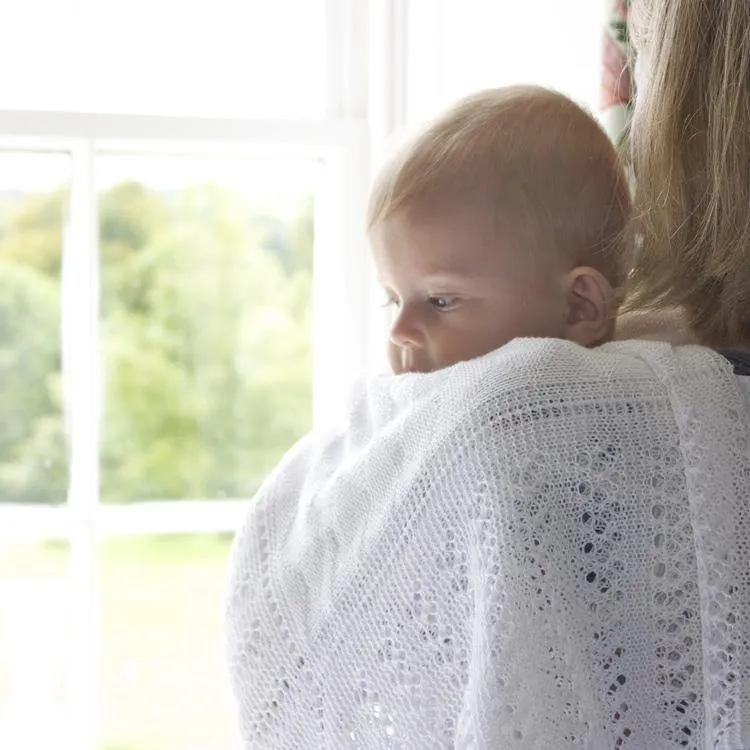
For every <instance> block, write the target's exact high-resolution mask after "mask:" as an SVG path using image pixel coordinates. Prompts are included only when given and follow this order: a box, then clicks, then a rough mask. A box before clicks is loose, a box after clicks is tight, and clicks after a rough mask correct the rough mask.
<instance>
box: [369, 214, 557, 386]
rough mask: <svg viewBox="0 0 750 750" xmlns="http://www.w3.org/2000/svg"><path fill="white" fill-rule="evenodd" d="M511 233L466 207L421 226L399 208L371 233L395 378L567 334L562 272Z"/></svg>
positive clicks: (426, 218) (426, 220) (554, 262)
mask: <svg viewBox="0 0 750 750" xmlns="http://www.w3.org/2000/svg"><path fill="white" fill-rule="evenodd" d="M507 234H508V236H507V237H503V236H502V232H499V231H498V228H497V226H495V225H494V223H493V222H492V221H491V220H489V219H487V218H485V217H481V216H479V215H478V212H476V211H472V210H471V209H469V208H466V209H455V210H451V211H449V212H447V214H443V215H432V216H423V217H420V218H419V219H415V218H414V217H413V216H410V215H409V214H407V213H405V212H403V211H400V212H397V213H395V214H394V215H393V216H391V217H389V218H387V219H385V220H384V221H382V222H380V223H379V224H377V225H376V226H375V227H374V228H373V230H372V231H371V234H370V242H371V247H372V253H373V259H374V262H375V266H376V270H377V273H378V279H379V282H380V284H381V285H382V287H383V290H384V292H385V295H386V299H387V304H388V305H389V306H390V307H391V309H392V311H393V317H392V323H391V329H390V336H389V341H388V350H389V361H390V364H391V367H392V369H393V371H394V372H396V373H403V372H432V371H433V370H439V369H440V368H443V367H448V366H449V365H452V364H456V363H457V362H461V361H464V360H468V359H473V358H475V357H479V356H482V355H484V354H487V353H489V352H491V351H493V350H494V349H497V348H499V347H500V346H502V345H503V344H506V343H508V342H509V341H510V340H511V339H514V338H517V337H522V336H535V337H559V338H564V337H565V331H566V317H567V307H566V303H565V293H564V289H563V282H562V278H563V276H564V273H565V269H564V268H562V267H560V265H559V263H558V261H557V260H556V259H554V258H552V259H548V262H544V263H542V262H541V260H540V258H539V257H538V254H537V253H533V252H530V251H528V248H526V252H525V251H524V247H523V246H522V244H523V243H522V242H520V241H519V240H518V239H514V238H513V237H512V236H511V235H513V234H516V235H518V233H512V232H508V233H507Z"/></svg>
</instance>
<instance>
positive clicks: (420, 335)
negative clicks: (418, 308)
mask: <svg viewBox="0 0 750 750" xmlns="http://www.w3.org/2000/svg"><path fill="white" fill-rule="evenodd" d="M389 338H390V340H391V341H392V342H393V343H394V344H396V345H397V346H400V347H403V348H404V349H414V348H418V347H421V346H423V345H424V332H423V330H422V328H421V326H420V325H419V321H418V320H416V316H415V315H412V314H410V313H409V312H408V311H403V312H401V314H400V315H398V317H397V318H396V319H395V320H394V321H393V325H392V326H391V333H390V337H389Z"/></svg>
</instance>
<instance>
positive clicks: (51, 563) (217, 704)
mask: <svg viewBox="0 0 750 750" xmlns="http://www.w3.org/2000/svg"><path fill="white" fill-rule="evenodd" d="M229 543H230V540H229V538H228V537H226V536H213V535H206V536H164V537H143V538H122V539H109V540H106V541H104V542H103V543H102V546H101V558H100V561H101V568H100V582H101V599H100V603H101V609H100V616H101V628H102V630H101V682H100V688H101V691H102V692H101V703H102V706H101V708H102V715H101V733H102V741H101V748H102V750H229V749H230V748H233V747H234V744H233V741H232V740H233V737H234V717H233V715H232V709H231V702H230V698H229V692H228V687H227V679H226V676H225V673H224V647H223V637H222V614H223V613H222V598H223V594H224V586H225V581H226V563H227V553H228V550H229ZM67 559H68V558H67V547H66V546H65V545H62V544H59V543H58V544H49V543H48V544H45V545H34V546H31V545H25V546H23V547H20V546H14V547H13V548H10V547H8V546H7V545H4V546H3V547H0V592H3V593H0V740H2V726H3V724H2V719H3V718H5V719H6V720H12V719H13V718H14V717H13V716H12V712H13V711H14V710H16V711H17V712H18V714H19V715H18V716H17V717H16V718H17V719H18V720H20V712H21V711H22V710H23V708H24V705H25V704H24V703H23V702H22V701H19V700H18V695H19V694H20V693H23V691H24V690H25V691H26V694H28V693H30V692H31V691H32V690H33V691H35V692H36V693H37V695H36V696H35V704H36V710H37V712H38V714H39V713H42V711H40V705H39V703H40V700H41V701H42V704H44V702H45V701H47V702H48V704H49V705H50V706H53V705H55V704H57V705H60V706H64V699H65V690H66V687H65V685H66V682H65V659H66V658H67V651H66V628H65V621H66V613H67V609H66V608H67V598H66V586H65V575H66V570H67ZM50 629H53V632H54V629H56V630H57V634H56V637H52V638H49V637H46V636H45V634H47V635H48V634H49V633H50ZM40 641H43V643H40ZM3 644H5V651H3V648H2V645H3ZM19 664H23V665H24V669H23V670H22V669H20V668H19ZM9 665H11V666H9ZM12 665H15V667H13V666H12ZM14 696H15V698H16V703H15V704H12V703H11V701H12V700H13V699H14ZM61 713H64V710H62V709H61ZM27 726H28V725H27ZM59 739H60V738H58V741H59ZM0 744H3V743H2V742H1V741H0ZM56 746H57V747H58V748H59V747H62V746H63V743H62V742H60V743H59V744H57V745H56ZM23 750H27V749H26V747H24V748H23ZM29 750H37V747H36V746H33V747H29ZM45 750H46V748H45Z"/></svg>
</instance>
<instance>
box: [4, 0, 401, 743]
mask: <svg viewBox="0 0 750 750" xmlns="http://www.w3.org/2000/svg"><path fill="white" fill-rule="evenodd" d="M406 2H408V0H385V2H383V0H376V1H375V2H373V3H370V2H368V0H327V2H326V6H327V7H326V32H327V66H326V70H327V107H326V118H325V119H323V120H320V121H310V120H262V119H234V120H226V119H203V118H184V117H179V118H177V117H175V118H170V117H148V116H134V115H128V116H124V115H123V116H121V115H96V114H92V115H88V114H80V113H71V112H68V113H66V112H18V111H3V110H0V150H13V151H17V150H24V151H26V150H29V151H36V152H39V151H51V152H67V153H69V154H71V157H72V180H71V195H70V210H69V225H68V227H67V229H66V236H65V242H64V246H65V247H64V253H63V262H62V271H61V318H62V324H61V330H62V353H63V356H62V362H63V364H62V368H63V383H64V394H65V409H66V424H67V428H68V437H69V441H70V442H69V448H70V466H69V490H68V503H67V504H66V505H64V506H62V507H10V506H7V505H6V506H2V504H1V500H2V498H0V545H1V544H2V543H3V542H4V541H5V542H8V541H9V540H14V541H17V540H19V539H24V540H39V541H41V540H44V539H53V538H57V539H66V540H68V541H69V543H70V583H71V591H72V596H73V606H72V608H71V610H72V612H73V615H74V618H75V621H74V622H73V623H72V628H71V632H72V633H73V634H74V642H73V643H72V644H71V652H70V653H71V665H70V666H71V670H72V682H71V686H70V687H71V694H70V699H71V701H72V705H71V709H72V727H73V732H72V736H71V737H70V738H69V739H70V742H71V747H75V748H77V749H79V748H80V750H97V748H98V747H99V741H100V732H99V703H98V692H99V690H98V687H99V646H98V643H99V639H98V634H99V622H98V611H99V601H98V578H99V570H98V564H99V563H98V542H99V540H100V539H101V538H104V537H108V536H123V535H152V534H174V533H218V532H233V531H234V530H236V529H237V527H238V525H239V524H240V522H241V520H242V518H243V516H244V513H245V511H246V501H247V498H241V499H236V500H175V501H170V502H143V503H138V502H134V503H132V504H128V505H117V506H111V505H102V504H101V503H100V492H99V442H100V430H101V425H100V420H101V402H102V396H103V394H102V381H101V340H100V331H99V309H100V278H99V247H98V218H97V190H96V183H95V159H96V155H97V153H99V152H100V151H106V152H107V153H113V152H118V151H137V152H138V153H144V152H154V153H158V154H160V155H161V154H164V153H179V154H185V153H188V154H201V155H203V154H214V153H231V154H237V155H251V154H252V153H254V152H256V151H257V150H258V149H261V150H262V152H263V154H264V155H268V153H269V150H273V149H278V150H279V152H281V153H284V154H285V155H287V154H289V153H290V152H293V153H300V154H301V155H306V156H310V155H312V156H316V157H319V158H321V159H322V160H323V162H324V164H325V167H324V169H323V184H322V185H321V189H320V191H319V193H318V196H317V197H318V200H317V201H316V217H315V228H316V232H315V248H314V267H315V273H314V280H313V332H312V336H313V420H314V422H315V423H317V424H320V423H324V422H326V421H327V420H328V419H329V418H331V417H333V416H335V415H336V414H338V413H339V412H340V408H341V405H342V404H341V401H342V394H344V393H345V392H346V390H347V388H348V386H349V384H350V383H351V381H352V380H353V379H354V378H355V377H356V375H357V374H358V373H359V372H360V371H362V370H363V369H365V368H366V367H367V366H368V365H371V364H372V362H373V360H377V359H378V355H377V354H375V352H376V351H379V349H380V346H379V342H378V344H375V342H374V339H375V337H377V336H379V334H380V331H379V329H378V325H377V316H376V315H375V313H374V312H373V310H374V309H375V308H374V305H373V304H371V303H372V301H373V282H372V280H371V273H370V268H369V264H368V258H367V250H366V238H365V233H364V209H365V204H366V197H367V192H368V190H369V183H370V177H371V164H372V163H373V161H374V160H377V159H378V152H377V148H376V146H375V144H377V143H382V141H383V139H384V138H385V137H387V136H388V134H389V133H390V132H393V131H395V130H397V129H398V128H399V127H400V125H401V124H402V123H401V122H400V121H399V118H402V117H403V111H402V110H403V106H402V105H398V106H395V105H394V102H398V101H400V100H401V99H402V97H403V91H402V89H401V88H399V86H400V84H399V83H398V78H399V76H401V75H402V74H403V69H402V67H403V55H402V56H401V57H399V56H398V55H399V54H400V53H399V52H398V49H397V47H398V45H397V47H396V48H394V45H393V40H394V39H396V40H399V39H400V40H403V37H404V34H403V27H402V26H401V24H403V23H405V18H406V11H405V8H406V5H405V4H406ZM398 44H401V42H398ZM394 60H395V61H396V64H395V65H394ZM373 62H375V65H373V64H372V63H373ZM373 82H376V86H375V88H376V91H377V94H376V95H375V96H373V92H372V87H371V84H372V83H373ZM378 82H379V83H380V87H379V88H378V87H377V83H378ZM399 107H400V109H399ZM394 112H396V113H397V114H396V116H395V118H394V114H393V113H394ZM71 248H74V249H75V252H72V250H71ZM92 403H93V404H94V405H95V406H94V408H92ZM134 500H136V499H135V498H134Z"/></svg>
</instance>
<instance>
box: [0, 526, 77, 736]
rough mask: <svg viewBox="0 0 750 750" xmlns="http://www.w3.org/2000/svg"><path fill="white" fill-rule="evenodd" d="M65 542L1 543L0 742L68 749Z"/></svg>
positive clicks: (68, 634) (68, 636)
mask: <svg viewBox="0 0 750 750" xmlns="http://www.w3.org/2000/svg"><path fill="white" fill-rule="evenodd" d="M68 563H69V555H68V545H67V543H65V542H45V543H39V542H35V543H9V542H7V541H3V542H0V747H2V748H23V750H49V748H67V747H68V743H67V742H66V737H69V736H70V726H69V716H70V705H69V700H68V699H69V693H68V691H67V684H68V678H69V666H70V665H69V663H68V661H67V655H68V654H69V653H70V644H71V629H70V624H71V612H70V609H69V602H70V593H69V585H68V579H67V575H68Z"/></svg>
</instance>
